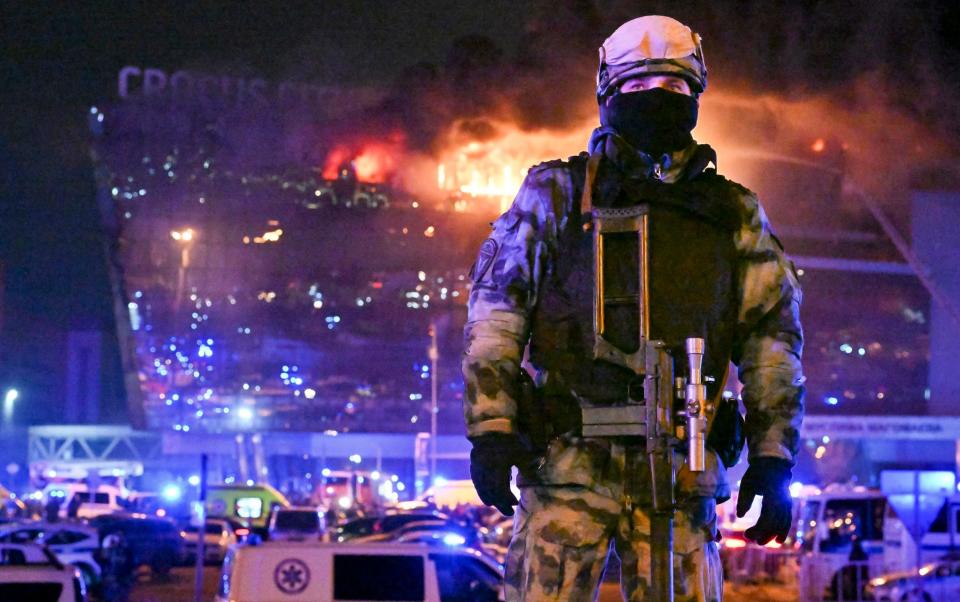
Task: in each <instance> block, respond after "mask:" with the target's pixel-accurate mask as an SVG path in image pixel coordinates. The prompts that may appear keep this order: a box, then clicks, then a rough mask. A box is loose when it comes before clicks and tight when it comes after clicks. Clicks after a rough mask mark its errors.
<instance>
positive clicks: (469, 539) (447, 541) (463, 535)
mask: <svg viewBox="0 0 960 602" xmlns="http://www.w3.org/2000/svg"><path fill="white" fill-rule="evenodd" d="M390 535H391V536H390V540H389V541H395V542H397V543H430V544H443V545H448V546H466V547H468V548H473V549H474V550H481V551H482V550H483V546H482V542H481V541H480V534H479V533H477V530H476V528H474V527H472V526H464V525H461V524H458V523H454V522H433V521H419V522H414V523H409V524H407V525H405V526H403V527H401V528H400V529H397V530H396V531H394V532H393V533H391V534H390Z"/></svg>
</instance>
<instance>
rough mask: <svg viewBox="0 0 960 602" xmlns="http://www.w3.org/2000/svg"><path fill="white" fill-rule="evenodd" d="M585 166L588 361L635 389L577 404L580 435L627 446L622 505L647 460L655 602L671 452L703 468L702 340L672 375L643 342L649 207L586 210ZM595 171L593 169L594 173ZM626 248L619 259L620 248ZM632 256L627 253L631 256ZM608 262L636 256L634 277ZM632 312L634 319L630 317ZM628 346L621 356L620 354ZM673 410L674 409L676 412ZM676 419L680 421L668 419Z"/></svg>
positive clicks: (668, 534) (669, 361)
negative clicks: (623, 374) (614, 370)
mask: <svg viewBox="0 0 960 602" xmlns="http://www.w3.org/2000/svg"><path fill="white" fill-rule="evenodd" d="M591 167H592V168H593V170H595V169H596V163H595V161H594V160H593V158H592V157H591V161H589V162H588V175H587V186H586V187H585V189H584V194H583V197H582V199H581V215H583V216H586V215H587V213H588V212H589V213H590V214H591V216H592V218H591V219H592V222H591V228H592V230H593V247H594V293H595V294H594V324H593V326H594V347H593V356H594V359H599V360H604V361H607V362H610V363H613V364H617V365H620V366H623V367H626V368H629V369H631V370H632V371H633V372H634V374H636V375H637V377H638V379H639V380H641V381H642V387H630V389H629V391H628V399H626V400H625V402H623V403H621V404H618V405H612V406H611V405H604V406H599V405H596V406H591V405H589V404H584V405H582V407H581V414H582V425H583V427H582V428H583V430H582V433H583V436H584V437H615V438H619V439H622V440H625V441H628V442H630V443H629V444H628V446H627V453H626V463H627V464H626V467H625V470H626V474H627V483H626V494H627V500H628V501H627V503H628V505H630V504H632V496H634V495H635V492H637V491H639V489H638V486H639V484H638V483H636V482H635V480H634V478H631V477H635V476H636V474H637V472H638V470H637V466H636V461H637V459H638V458H643V457H645V458H646V461H647V462H648V463H649V467H650V474H651V479H652V482H651V483H650V490H651V492H652V502H653V504H652V516H651V527H650V528H651V533H650V535H651V541H652V542H653V545H652V546H651V574H650V584H651V586H652V588H653V592H654V598H655V599H656V600H657V601H658V602H673V599H674V591H673V519H674V514H675V512H676V500H675V499H674V487H675V484H676V462H675V454H676V452H677V449H678V447H679V446H681V445H682V444H683V442H684V441H685V442H686V447H687V466H688V468H689V469H690V470H691V471H694V472H701V471H703V470H704V468H705V455H706V448H705V446H706V431H707V412H708V411H710V410H711V408H708V405H707V394H706V385H705V383H704V380H705V379H704V377H703V373H702V365H703V355H704V340H703V339H702V338H698V337H691V338H688V339H686V341H685V352H686V356H687V357H686V365H687V367H688V372H687V374H686V375H685V376H681V377H677V378H675V377H674V375H675V372H676V369H675V358H673V356H672V355H671V353H670V351H669V349H667V346H666V344H665V343H664V342H663V341H658V340H651V338H650V304H649V290H648V289H649V286H648V283H649V267H648V261H647V258H648V241H649V207H648V206H646V205H635V206H631V207H618V208H601V207H592V206H591V193H590V183H591V180H592V178H591V175H592V174H591ZM594 173H595V171H594ZM625 250H626V254H625V253H624V251H625ZM633 253H635V255H633ZM608 257H614V258H615V259H616V260H618V261H623V260H625V259H627V258H632V257H636V258H637V259H638V262H637V273H636V278H627V279H626V280H627V282H623V281H622V280H623V279H619V280H618V278H617V277H616V276H614V270H612V269H606V268H608V267H610V266H608V265H607V264H606V259H607V258H608ZM623 310H626V311H627V312H628V314H627V315H635V316H636V317H637V320H636V324H637V332H633V333H624V332H623V329H622V328H620V329H619V331H618V328H617V327H618V326H621V325H622V323H623V320H622V319H621V320H608V316H609V315H610V314H613V313H616V314H617V315H619V316H621V317H622V316H623V315H624V313H623ZM634 311H635V312H636V313H635V314H634V313H633V312H634ZM631 348H635V349H636V350H635V351H633V352H632V353H631V352H626V351H624V350H623V349H631ZM678 406H679V408H680V409H679V410H677V408H678ZM677 418H683V420H682V421H678V420H676V419H677Z"/></svg>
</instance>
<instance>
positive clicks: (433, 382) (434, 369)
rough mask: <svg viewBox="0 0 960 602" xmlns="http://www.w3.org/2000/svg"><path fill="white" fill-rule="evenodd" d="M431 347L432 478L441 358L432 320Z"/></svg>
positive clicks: (431, 476)
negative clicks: (438, 365) (439, 361)
mask: <svg viewBox="0 0 960 602" xmlns="http://www.w3.org/2000/svg"><path fill="white" fill-rule="evenodd" d="M428 332H429V334H430V347H429V348H428V349H427V356H428V357H429V358H430V480H431V481H433V479H436V478H437V413H438V411H439V407H438V405H437V403H438V399H437V385H438V384H439V380H438V379H437V360H439V359H440V350H439V349H438V348H437V326H436V324H434V323H433V322H430V329H429V331H428Z"/></svg>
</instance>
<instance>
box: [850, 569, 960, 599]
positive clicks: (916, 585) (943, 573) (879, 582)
mask: <svg viewBox="0 0 960 602" xmlns="http://www.w3.org/2000/svg"><path fill="white" fill-rule="evenodd" d="M921 585H922V587H921ZM865 593H866V594H867V596H868V599H870V600H876V601H877V602H900V601H901V600H904V601H910V602H921V601H922V602H933V601H941V600H944V601H945V600H960V560H958V559H952V560H940V561H937V562H931V563H929V564H926V565H924V566H922V567H920V571H919V575H918V573H917V571H898V572H894V573H887V574H885V575H881V576H879V577H876V578H874V579H871V580H870V583H869V585H867V587H866V592H865Z"/></svg>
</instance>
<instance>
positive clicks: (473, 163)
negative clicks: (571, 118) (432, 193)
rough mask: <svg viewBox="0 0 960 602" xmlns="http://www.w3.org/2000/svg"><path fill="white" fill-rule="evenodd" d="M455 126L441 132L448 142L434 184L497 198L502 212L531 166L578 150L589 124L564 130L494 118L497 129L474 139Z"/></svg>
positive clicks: (464, 207) (463, 204) (462, 207)
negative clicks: (524, 126) (524, 127)
mask: <svg viewBox="0 0 960 602" xmlns="http://www.w3.org/2000/svg"><path fill="white" fill-rule="evenodd" d="M459 126H460V124H454V125H453V127H452V128H451V129H450V131H449V132H448V133H447V135H446V137H447V144H446V145H445V148H444V150H443V151H442V152H441V153H440V157H439V160H438V162H437V186H438V188H440V190H441V191H443V192H446V193H451V192H455V193H461V194H464V195H467V196H469V197H472V198H476V197H486V198H489V199H492V200H495V201H499V204H500V210H501V211H505V210H506V209H507V208H508V207H509V206H510V202H511V201H512V200H513V197H514V196H515V195H516V194H517V190H518V189H519V188H520V184H521V183H522V182H523V179H524V177H526V175H527V170H528V169H529V168H530V167H531V166H533V165H536V164H538V163H541V162H543V161H546V160H549V159H556V158H558V157H568V156H570V155H573V154H576V153H578V152H580V151H581V150H583V148H584V147H585V146H586V142H587V140H588V138H589V136H590V131H591V129H592V128H593V124H592V123H584V124H583V125H582V126H581V127H575V128H572V129H570V130H567V131H564V132H552V131H546V130H538V131H523V130H521V129H520V128H519V127H517V126H516V125H515V124H512V123H508V122H497V123H495V124H494V129H495V131H496V134H495V135H494V136H493V137H491V138H489V139H486V140H483V141H479V140H475V139H473V138H472V137H471V136H469V135H465V134H464V133H463V132H462V131H461V129H460V127H459ZM471 204H472V203H470V202H469V201H467V202H459V201H458V202H457V204H456V205H455V209H456V210H458V211H464V210H467V209H469V208H470V205H471Z"/></svg>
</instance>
